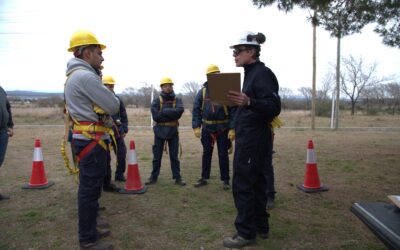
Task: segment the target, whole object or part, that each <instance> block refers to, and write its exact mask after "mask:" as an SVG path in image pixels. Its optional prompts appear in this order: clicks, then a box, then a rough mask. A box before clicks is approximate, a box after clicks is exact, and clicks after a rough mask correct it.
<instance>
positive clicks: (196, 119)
mask: <svg viewBox="0 0 400 250" xmlns="http://www.w3.org/2000/svg"><path fill="white" fill-rule="evenodd" d="M234 113H235V108H233V107H228V106H224V105H216V104H213V103H212V102H211V101H210V98H209V92H208V83H207V82H205V83H204V84H203V88H202V89H201V90H200V91H199V92H198V93H197V95H196V99H195V102H194V105H193V118H192V128H193V129H196V128H201V144H202V145H203V156H202V171H201V178H200V180H199V181H198V182H197V183H196V184H195V187H199V186H201V185H205V184H207V182H206V180H208V179H209V178H210V171H211V159H212V154H213V149H214V145H215V144H216V145H217V147H218V160H219V169H220V179H221V181H223V182H224V185H228V186H227V187H228V188H229V179H230V177H229V157H228V150H229V148H230V147H231V141H230V140H229V138H228V131H229V130H230V129H234V122H233V116H234Z"/></svg>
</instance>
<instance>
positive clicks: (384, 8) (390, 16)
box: [371, 0, 400, 49]
mask: <svg viewBox="0 0 400 250" xmlns="http://www.w3.org/2000/svg"><path fill="white" fill-rule="evenodd" d="M374 2H375V3H374V8H372V9H371V12H372V13H373V14H374V16H375V18H376V22H377V26H376V28H375V29H374V31H375V32H376V33H378V34H379V35H380V36H381V37H382V38H383V44H385V45H388V46H390V47H397V48H399V49H400V1H399V0H380V1H374ZM374 11H375V12H374Z"/></svg>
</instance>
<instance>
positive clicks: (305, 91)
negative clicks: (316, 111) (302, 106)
mask: <svg viewBox="0 0 400 250" xmlns="http://www.w3.org/2000/svg"><path fill="white" fill-rule="evenodd" d="M299 92H300V93H301V94H302V95H303V96H304V99H305V100H306V109H307V110H308V109H310V102H311V97H312V88H309V87H301V88H299Z"/></svg>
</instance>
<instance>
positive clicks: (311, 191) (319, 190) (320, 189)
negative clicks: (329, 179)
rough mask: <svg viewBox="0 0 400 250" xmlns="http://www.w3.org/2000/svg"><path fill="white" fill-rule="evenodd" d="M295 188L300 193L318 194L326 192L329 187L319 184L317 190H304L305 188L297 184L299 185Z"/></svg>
mask: <svg viewBox="0 0 400 250" xmlns="http://www.w3.org/2000/svg"><path fill="white" fill-rule="evenodd" d="M297 187H298V188H299V189H300V190H301V191H303V192H306V193H318V192H324V191H328V190H329V187H328V186H325V185H323V184H321V186H320V187H319V188H306V187H304V185H303V184H299V185H297Z"/></svg>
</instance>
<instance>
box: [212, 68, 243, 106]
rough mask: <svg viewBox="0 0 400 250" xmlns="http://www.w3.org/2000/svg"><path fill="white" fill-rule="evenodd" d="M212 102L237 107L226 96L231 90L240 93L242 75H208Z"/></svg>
mask: <svg viewBox="0 0 400 250" xmlns="http://www.w3.org/2000/svg"><path fill="white" fill-rule="evenodd" d="M207 82H208V91H209V94H210V99H211V102H214V103H218V104H220V105H227V106H235V104H234V103H232V102H231V101H230V100H229V99H228V98H227V97H226V96H227V95H228V92H229V90H234V91H237V92H240V73H215V74H208V75H207Z"/></svg>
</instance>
